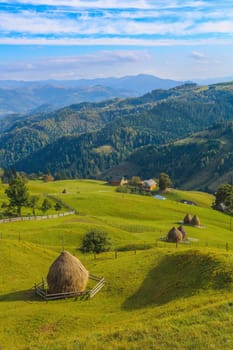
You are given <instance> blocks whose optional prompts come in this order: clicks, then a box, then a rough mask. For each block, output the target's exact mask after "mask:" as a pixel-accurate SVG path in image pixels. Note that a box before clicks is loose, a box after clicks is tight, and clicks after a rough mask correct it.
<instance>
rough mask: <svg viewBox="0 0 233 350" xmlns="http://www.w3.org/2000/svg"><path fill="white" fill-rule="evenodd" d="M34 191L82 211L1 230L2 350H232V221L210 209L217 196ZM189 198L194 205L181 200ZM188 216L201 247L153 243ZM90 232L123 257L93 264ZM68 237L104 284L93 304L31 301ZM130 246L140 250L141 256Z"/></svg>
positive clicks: (63, 184)
mask: <svg viewBox="0 0 233 350" xmlns="http://www.w3.org/2000/svg"><path fill="white" fill-rule="evenodd" d="M28 185H29V188H30V192H31V193H32V194H36V193H37V194H41V193H43V194H47V193H49V194H53V195H56V196H57V197H59V198H61V199H62V200H63V201H64V202H65V203H67V204H68V205H70V206H72V207H74V208H75V209H76V210H77V211H78V212H79V213H80V214H79V215H73V216H69V217H64V218H59V219H51V220H46V221H40V222H36V221H30V222H15V223H9V224H1V226H0V237H1V239H0V266H1V274H0V325H1V327H0V347H2V348H3V349H4V350H8V349H13V348H15V344H16V342H17V349H19V350H29V349H30V350H39V349H40V350H41V349H42V350H43V349H44V350H48V349H49V350H58V349H59V350H61V349H63V350H70V349H72V350H75V349H84V350H86V349H88V350H89V349H94V350H95V349H96V350H98V349H99V350H101V349H114V350H115V349H159V350H163V349H171V348H172V349H179V350H180V349H197V350H199V349H203V348H205V349H220V348H221V349H231V348H233V338H232V322H233V297H232V288H233V272H232V271H233V269H232V266H233V237H232V236H233V235H232V232H231V231H230V230H229V217H228V216H226V215H224V214H222V213H219V212H216V211H213V210H212V209H211V208H210V205H211V202H212V197H210V196H209V195H207V194H203V193H196V192H194V193H192V192H183V191H178V190H174V191H172V193H170V194H169V195H168V197H167V198H168V199H167V200H166V201H159V200H156V199H154V198H151V197H145V196H138V195H129V194H124V195H122V194H120V193H116V192H115V188H114V187H110V186H107V185H105V184H104V183H103V182H100V181H98V182H95V181H84V180H82V181H76V180H73V181H59V182H51V183H42V182H39V181H32V182H30V183H29V184H28ZM64 188H66V190H67V193H66V194H62V191H63V189H64ZM2 197H4V195H3V189H1V190H0V199H1V198H2ZM183 198H185V199H190V200H193V201H195V202H197V203H198V206H197V207H194V206H188V205H185V204H182V203H180V202H179V200H180V199H183ZM187 212H190V214H192V215H194V214H197V215H198V216H199V217H200V219H201V223H202V225H203V228H200V229H199V228H192V227H187V228H186V231H187V233H188V235H189V236H190V237H192V238H195V239H197V241H195V242H193V243H191V244H190V245H182V244H180V245H179V246H178V248H176V247H175V245H174V244H168V243H164V242H160V241H157V240H158V239H159V238H160V237H161V235H163V234H166V233H167V232H168V230H169V229H170V228H171V227H172V226H174V225H176V224H177V222H178V221H180V220H182V219H183V218H184V216H185V215H186V213H187ZM91 227H99V228H101V229H103V230H104V231H107V232H108V234H109V236H110V237H111V239H112V242H113V249H115V248H119V250H121V251H118V254H117V259H115V254H114V252H113V251H111V252H107V253H103V254H101V255H99V256H97V259H96V260H94V259H93V256H92V254H87V255H84V254H81V253H80V252H79V251H77V250H76V248H77V247H79V246H80V243H81V240H82V237H83V235H84V234H85V233H86V232H87V230H88V229H89V228H91ZM19 232H20V241H19ZM63 237H64V243H65V248H66V249H67V250H69V251H70V252H71V253H75V254H76V255H78V257H79V258H80V260H81V261H82V263H83V264H84V266H86V268H87V269H88V270H89V271H90V272H91V273H93V274H96V275H98V276H102V275H104V277H105V279H106V281H107V283H106V286H105V287H104V289H103V290H102V291H101V292H100V293H99V294H97V295H96V296H95V297H94V298H93V299H91V300H89V301H81V300H78V301H74V300H71V299H70V300H60V301H53V302H48V303H46V302H43V301H41V300H39V299H38V298H36V297H35V296H34V294H33V291H32V289H31V288H32V287H33V285H34V283H35V282H38V281H40V280H41V278H42V277H43V278H45V277H46V274H47V272H48V269H49V266H50V265H51V263H52V262H53V261H54V259H55V258H56V257H57V256H58V254H59V252H60V251H61V249H62V240H63ZM226 242H228V244H229V252H226V250H225V244H226ZM207 243H208V246H207ZM144 245H145V247H146V248H147V249H146V250H144V249H143V248H144ZM132 247H133V248H134V247H138V249H137V250H136V254H135V251H134V249H133V248H132ZM122 248H123V249H122ZM129 248H130V249H129Z"/></svg>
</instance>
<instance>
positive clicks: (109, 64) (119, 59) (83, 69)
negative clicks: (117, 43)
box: [0, 50, 153, 80]
mask: <svg viewBox="0 0 233 350" xmlns="http://www.w3.org/2000/svg"><path fill="white" fill-rule="evenodd" d="M152 60H153V59H152V56H151V54H149V53H148V51H147V50H140V51H139V50H135V51H131V50H124V51H119V50H115V51H108V50H106V51H98V52H95V53H92V54H85V55H80V56H61V57H44V58H43V57H41V58H40V59H34V60H30V61H29V60H25V61H24V62H22V61H21V62H15V63H6V64H0V76H1V79H26V80H27V79H28V80H32V79H39V80H40V79H72V78H73V79H75V78H76V79H77V78H80V77H86V78H87V77H93V76H109V75H112V72H114V75H115V76H117V75H122V72H124V71H125V72H127V71H128V72H130V71H132V72H134V71H136V67H137V66H138V65H139V64H141V63H142V62H143V64H148V63H150V62H151V61H152Z"/></svg>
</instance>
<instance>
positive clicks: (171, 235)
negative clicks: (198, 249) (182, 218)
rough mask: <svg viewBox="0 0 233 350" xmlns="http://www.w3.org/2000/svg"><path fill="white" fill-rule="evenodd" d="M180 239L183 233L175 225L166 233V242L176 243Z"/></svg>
mask: <svg viewBox="0 0 233 350" xmlns="http://www.w3.org/2000/svg"><path fill="white" fill-rule="evenodd" d="M182 239H183V235H182V233H181V232H180V231H179V230H178V229H177V228H176V227H173V228H172V229H171V230H170V231H169V232H168V234H167V240H168V242H174V243H176V242H179V241H182Z"/></svg>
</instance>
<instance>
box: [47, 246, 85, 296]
mask: <svg viewBox="0 0 233 350" xmlns="http://www.w3.org/2000/svg"><path fill="white" fill-rule="evenodd" d="M87 281H88V271H87V270H86V269H85V267H84V266H83V265H82V263H81V262H80V261H79V260H78V259H77V258H75V257H74V256H73V255H71V254H70V253H68V252H66V251H64V252H62V253H61V254H60V255H59V257H58V258H57V259H56V260H55V261H54V262H53V264H52V265H51V266H50V269H49V272H48V275H47V283H48V287H49V293H50V294H53V293H66V292H74V291H78V292H83V291H84V290H85V289H86V285H87Z"/></svg>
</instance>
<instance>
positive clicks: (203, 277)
mask: <svg viewBox="0 0 233 350" xmlns="http://www.w3.org/2000/svg"><path fill="white" fill-rule="evenodd" d="M232 282H233V276H232V271H231V269H228V267H227V266H225V265H224V263H223V262H222V261H221V260H218V259H215V258H214V257H213V256H211V255H209V254H202V253H200V252H199V251H194V250H192V251H188V252H181V253H176V254H172V255H168V256H166V257H164V258H163V259H162V260H161V261H160V263H159V264H158V265H157V266H156V267H154V268H153V269H152V270H151V271H150V272H149V273H148V275H147V276H146V277H145V279H144V281H143V283H142V285H141V286H140V288H139V289H138V290H137V291H136V292H135V293H134V294H133V295H131V296H130V297H129V298H128V299H126V301H125V302H124V304H123V305H122V307H123V309H125V310H133V309H140V308H143V307H146V306H150V305H154V306H156V305H158V306H159V305H163V304H166V303H168V302H171V301H173V300H176V299H180V298H186V297H190V296H192V295H194V294H197V293H198V291H200V290H207V289H215V290H221V289H228V288H232Z"/></svg>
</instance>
